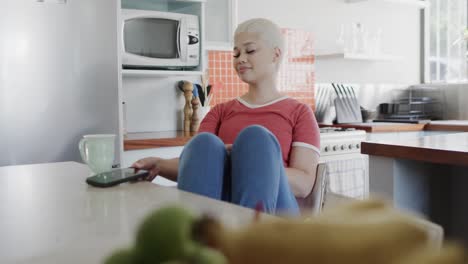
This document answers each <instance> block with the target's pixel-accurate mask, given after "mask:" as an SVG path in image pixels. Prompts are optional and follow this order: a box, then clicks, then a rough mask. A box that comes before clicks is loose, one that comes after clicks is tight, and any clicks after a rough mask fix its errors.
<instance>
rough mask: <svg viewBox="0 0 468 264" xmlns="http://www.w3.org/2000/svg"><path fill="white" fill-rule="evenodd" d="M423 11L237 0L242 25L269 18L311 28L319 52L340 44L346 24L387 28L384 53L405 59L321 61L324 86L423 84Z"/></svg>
mask: <svg viewBox="0 0 468 264" xmlns="http://www.w3.org/2000/svg"><path fill="white" fill-rule="evenodd" d="M419 13H420V9H418V8H417V7H416V6H411V5H404V4H397V3H379V1H375V2H374V1H370V2H362V3H355V4H348V3H345V0H288V1H271V0H238V21H239V22H242V21H244V20H246V19H249V18H254V17H265V18H269V19H272V20H273V21H275V22H276V23H277V24H278V25H280V26H281V27H288V28H299V29H305V30H309V31H311V32H313V33H314V34H315V36H316V37H315V47H316V50H320V49H330V47H333V46H334V45H336V44H335V43H336V39H337V38H338V35H339V32H340V28H341V24H351V23H355V22H361V23H362V24H363V26H365V27H367V28H368V29H370V30H374V29H376V28H377V27H380V28H382V30H383V36H382V37H383V42H382V46H383V51H385V52H386V53H390V54H393V55H398V56H402V57H403V59H402V60H401V61H396V62H373V61H354V60H343V59H327V60H317V62H316V77H317V82H319V83H320V82H353V83H361V84H382V83H387V84H388V83H390V84H414V83H419V82H420V77H419V76H420V69H419V68H420V67H419V63H420V62H419V61H420V54H419V49H420V40H419V38H420V37H419V27H420V21H419Z"/></svg>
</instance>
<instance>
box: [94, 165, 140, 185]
mask: <svg viewBox="0 0 468 264" xmlns="http://www.w3.org/2000/svg"><path fill="white" fill-rule="evenodd" d="M147 176H148V171H145V170H139V171H138V172H136V173H135V169H134V168H120V169H114V170H110V171H106V172H101V173H98V174H96V175H94V176H91V177H88V178H86V183H88V184H89V185H92V186H95V187H102V188H105V187H111V186H115V185H118V184H120V183H124V182H129V181H136V180H139V179H143V178H145V177H147Z"/></svg>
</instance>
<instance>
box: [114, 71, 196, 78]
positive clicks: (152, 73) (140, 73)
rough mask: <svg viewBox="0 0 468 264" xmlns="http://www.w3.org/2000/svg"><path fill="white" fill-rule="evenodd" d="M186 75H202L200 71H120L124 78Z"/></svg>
mask: <svg viewBox="0 0 468 264" xmlns="http://www.w3.org/2000/svg"><path fill="white" fill-rule="evenodd" d="M187 75H199V76H201V75H203V72H202V71H165V70H129V69H122V76H125V77H132V76H138V77H144V76H147V77H161V78H164V77H169V76H187Z"/></svg>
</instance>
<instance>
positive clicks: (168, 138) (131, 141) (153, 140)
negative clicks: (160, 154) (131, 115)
mask: <svg viewBox="0 0 468 264" xmlns="http://www.w3.org/2000/svg"><path fill="white" fill-rule="evenodd" d="M195 133H196V132H184V131H161V132H147V133H128V134H127V135H125V136H124V151H127V150H138V149H149V148H161V147H176V146H184V145H185V144H186V143H187V142H188V141H189V140H190V139H191V138H192V136H193V135H194V134H195Z"/></svg>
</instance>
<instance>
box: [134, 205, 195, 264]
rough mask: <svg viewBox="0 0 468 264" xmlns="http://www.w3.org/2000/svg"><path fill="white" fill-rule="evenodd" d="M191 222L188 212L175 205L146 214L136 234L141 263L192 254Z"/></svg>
mask: <svg viewBox="0 0 468 264" xmlns="http://www.w3.org/2000/svg"><path fill="white" fill-rule="evenodd" d="M194 221H195V217H194V216H193V215H192V214H191V213H190V212H189V211H187V210H185V209H183V208H180V207H176V206H171V207H165V208H161V209H159V210H157V211H155V212H154V213H152V214H150V215H149V216H148V217H147V218H146V219H145V220H144V221H143V223H142V225H141V226H140V228H139V230H138V233H137V238H136V250H137V252H138V253H137V254H138V259H139V260H140V261H141V262H142V263H144V264H146V263H148V264H150V263H151V264H153V263H161V262H165V261H170V260H175V259H184V258H185V257H187V256H190V255H193V253H194V252H195V250H196V249H198V245H197V244H196V243H195V242H194V241H193V240H192V238H191V233H192V224H193V223H194Z"/></svg>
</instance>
